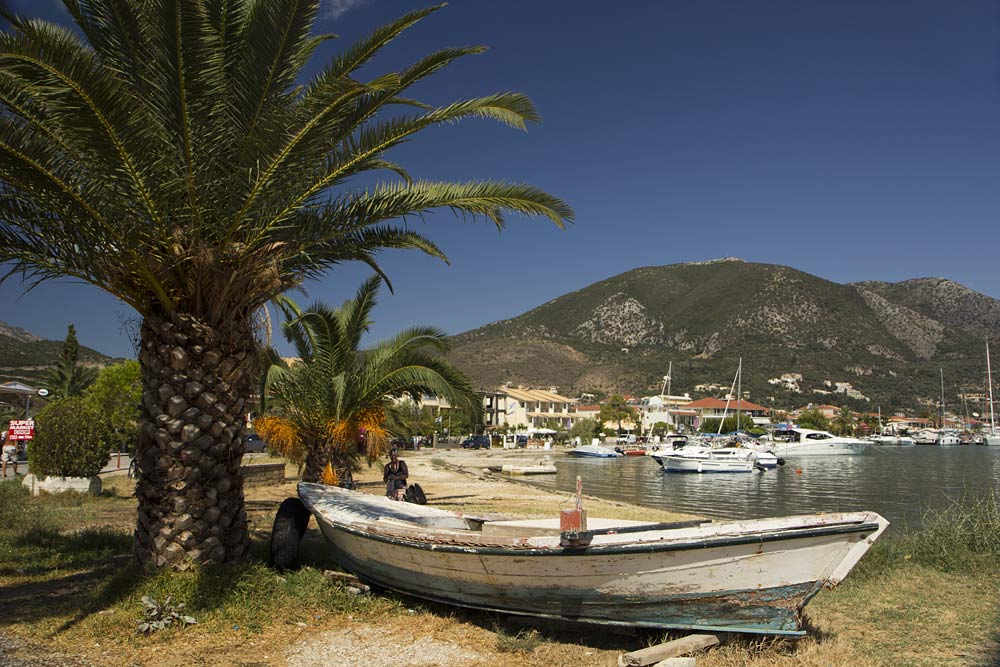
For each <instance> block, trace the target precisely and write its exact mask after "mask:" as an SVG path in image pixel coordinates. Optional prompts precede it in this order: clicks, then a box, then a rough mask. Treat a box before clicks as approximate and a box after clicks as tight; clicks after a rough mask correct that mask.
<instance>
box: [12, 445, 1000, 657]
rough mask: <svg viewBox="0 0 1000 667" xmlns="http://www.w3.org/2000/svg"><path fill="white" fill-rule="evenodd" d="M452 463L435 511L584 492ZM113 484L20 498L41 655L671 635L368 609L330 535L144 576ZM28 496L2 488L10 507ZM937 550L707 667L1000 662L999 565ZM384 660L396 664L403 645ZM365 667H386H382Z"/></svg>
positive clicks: (541, 508)
mask: <svg viewBox="0 0 1000 667" xmlns="http://www.w3.org/2000/svg"><path fill="white" fill-rule="evenodd" d="M440 457H441V453H440V452H429V453H426V454H425V453H424V452H421V453H419V454H410V453H408V456H407V457H406V458H407V461H408V462H409V463H410V467H411V478H412V480H413V481H418V482H420V483H421V485H422V486H423V487H424V489H425V491H426V492H427V494H428V497H429V499H430V501H431V502H432V503H433V504H435V505H438V506H443V507H448V508H452V509H459V510H461V511H464V512H468V513H502V514H507V515H521V516H532V517H538V516H553V515H555V513H556V512H557V511H558V509H560V508H561V507H567V506H569V504H570V503H571V500H570V497H569V494H553V493H548V492H546V491H542V490H539V489H537V488H535V487H531V486H526V485H523V484H515V483H511V482H509V481H504V480H498V479H491V478H488V477H483V476H482V475H481V474H480V475H477V474H468V473H466V472H456V471H455V470H454V469H452V468H451V467H450V465H449V466H440V465H434V464H432V458H440ZM469 460H471V457H470V459H469ZM469 468H470V469H472V470H475V466H469ZM477 472H478V471H477ZM358 478H359V479H360V480H361V482H362V483H363V487H364V490H368V491H371V492H374V493H381V474H380V470H379V469H378V468H377V467H375V468H370V469H368V468H366V469H365V470H362V471H361V473H360V474H359V476H358ZM108 481H110V482H111V483H110V484H106V488H107V489H108V494H107V496H106V497H103V498H99V499H89V498H85V497H70V496H65V497H61V498H47V499H36V500H30V501H25V499H24V498H23V497H21V496H17V497H13V496H11V497H7V501H11V502H13V501H16V503H14V504H11V502H8V503H7V506H8V509H9V508H10V507H13V506H15V505H17V506H19V507H21V509H20V510H18V511H20V512H21V514H20V517H21V520H25V521H29V520H30V521H31V522H32V523H31V526H33V530H34V532H33V533H32V535H33V536H34V537H33V538H32V539H28V540H20V541H18V540H16V539H12V537H14V536H13V534H12V533H10V532H9V530H8V532H3V531H4V530H6V529H9V528H10V525H11V524H10V522H8V523H7V524H6V526H3V527H0V599H2V600H3V601H4V606H5V607H4V613H3V614H0V632H2V633H3V634H4V635H6V636H8V637H13V638H14V639H15V640H16V641H17V642H18V643H20V644H21V645H22V646H23V647H24V648H23V651H24V652H26V653H28V654H34V655H42V656H45V655H49V654H52V653H53V652H56V653H60V654H61V655H63V656H66V655H68V656H78V657H80V658H81V659H84V660H85V661H89V662H91V663H92V664H95V665H109V666H110V665H113V666H114V667H118V666H119V665H149V666H153V665H156V666H161V665H162V666H163V667H181V665H185V666H186V665H191V664H195V665H206V666H218V667H222V666H223V665H244V666H246V667H249V666H250V665H254V666H256V667H261V666H264V665H268V666H270V665H275V666H277V665H289V664H290V665H293V666H294V665H301V667H307V666H308V665H310V664H312V663H311V662H309V660H312V659H313V658H317V656H320V657H323V656H326V658H329V659H327V660H326V663H325V664H349V663H350V662H351V660H350V659H349V656H345V655H344V651H345V650H349V647H350V645H351V644H350V641H349V640H350V639H351V637H354V639H355V640H357V638H358V637H364V638H365V639H364V645H365V647H366V650H368V651H369V653H370V654H371V655H372V656H378V655H380V652H379V647H380V646H383V645H384V646H383V648H387V647H389V646H397V645H398V644H399V643H400V642H401V641H402V642H404V644H405V645H407V646H411V647H415V650H414V651H413V652H412V656H411V657H412V659H411V658H410V657H407V658H406V659H400V658H397V659H395V660H394V661H393V662H392V663H391V664H392V665H393V667H403V666H405V665H411V664H412V665H419V664H428V663H427V662H426V661H425V662H423V663H421V662H420V660H419V658H420V652H421V651H420V650H417V649H422V650H423V652H424V654H426V655H425V657H428V658H430V657H433V656H438V655H442V656H452V658H454V660H451V659H447V660H445V663H448V662H452V663H454V662H456V661H457V662H460V663H461V664H468V665H477V664H483V665H487V664H488V665H490V666H491V667H514V666H515V665H517V666H521V665H527V666H538V667H543V666H544V667H553V666H559V665H574V666H575V665H581V666H584V667H589V666H593V667H597V666H602V667H607V666H609V665H613V664H614V663H615V660H616V658H617V656H618V655H619V654H620V653H621V652H623V651H629V650H635V649H638V648H642V647H643V646H645V645H648V644H650V643H656V642H658V641H662V639H663V635H662V634H657V633H649V632H646V633H632V632H629V631H622V630H609V629H606V628H601V629H595V628H593V627H587V626H573V625H565V624H555V625H554V624H550V623H539V622H527V621H520V620H518V619H517V618H515V617H510V616H500V615H493V614H488V613H479V612H470V611H462V610H458V609H455V608H453V607H447V606H441V605H434V604H428V603H424V602H421V601H418V600H414V599H411V598H405V597H397V596H392V595H379V596H375V597H361V598H357V597H354V596H351V595H349V594H348V593H347V592H346V591H344V590H343V588H342V587H341V586H340V585H338V584H335V583H333V582H331V581H330V580H327V579H326V578H324V577H323V576H322V575H321V570H322V569H323V568H326V567H332V566H333V565H332V562H331V561H330V560H329V552H328V550H327V549H326V547H325V545H324V544H323V542H322V539H321V537H320V536H319V535H318V531H316V529H315V528H313V529H312V530H311V531H310V534H309V535H308V536H307V538H306V540H305V541H304V542H303V548H302V550H303V557H304V559H305V560H306V561H307V562H309V563H313V564H314V566H315V567H314V568H313V569H306V570H304V571H303V572H300V573H296V574H294V575H285V576H281V577H279V576H278V575H276V574H275V573H273V572H271V571H270V570H268V569H267V568H265V567H263V566H262V565H260V564H259V563H258V564H251V565H249V566H248V567H246V568H244V569H242V570H228V571H224V572H209V573H191V574H187V575H164V574H161V575H158V576H154V577H145V578H144V577H140V576H137V575H136V574H135V573H132V572H130V571H128V570H127V566H128V563H129V558H128V551H129V536H130V534H131V530H132V527H133V525H134V520H135V514H134V511H135V508H134V502H135V501H134V499H133V498H130V497H129V495H130V493H131V482H130V481H129V480H127V478H112V480H108ZM13 488H14V487H8V486H2V485H0V501H4V497H6V496H4V494H8V496H9V495H10V491H11V489H13ZM294 493H295V486H294V484H293V483H289V484H285V485H280V486H275V487H255V488H251V489H249V490H248V493H247V505H248V510H249V515H250V520H251V526H252V528H253V531H254V533H253V534H254V538H255V542H256V543H257V544H258V546H260V545H263V544H264V543H266V539H267V538H268V535H269V530H270V522H271V521H272V519H273V515H274V511H275V508H276V507H277V504H278V503H279V502H280V501H281V500H282V499H284V498H285V497H287V496H290V495H293V494H294ZM14 495H15V496H16V495H17V494H16V493H15V494H14ZM12 498H13V500H11V499H12ZM0 505H3V502H0ZM586 506H587V508H588V510H589V511H590V512H591V514H592V516H598V515H599V516H611V517H619V518H641V519H647V520H675V519H679V518H682V515H676V514H671V513H668V512H662V511H656V510H649V509H647V508H641V507H634V506H629V505H625V504H622V503H612V502H605V501H597V500H589V499H588V500H587V501H586ZM0 509H3V508H2V507H0ZM931 539H933V541H934V544H935V545H937V546H935V547H934V548H933V549H931V550H930V551H928V545H927V544H925V543H924V542H922V541H921V537H920V535H911V536H907V537H906V539H904V540H901V541H900V542H899V544H897V545H896V546H894V547H891V548H880V549H878V550H877V552H876V553H874V554H873V556H874V558H872V559H870V561H869V563H868V564H867V565H866V566H864V567H862V568H860V569H859V572H857V573H856V575H852V577H850V578H848V580H847V582H845V584H844V585H842V586H840V587H839V588H838V589H836V590H834V591H830V592H823V593H821V594H820V595H819V596H817V598H816V599H815V600H814V601H813V602H811V603H810V606H809V607H808V619H809V623H810V626H811V628H812V629H811V631H810V634H809V636H807V637H805V638H803V639H799V640H790V639H784V640H775V639H759V638H758V639H755V638H752V637H751V638H748V637H740V636H729V637H726V638H724V641H723V644H722V645H721V646H719V647H716V648H713V649H712V650H710V651H708V652H705V653H703V654H701V655H700V656H699V658H698V665H699V667H743V666H746V667H786V666H787V667H791V666H792V665H795V666H803V667H833V666H839V665H844V666H848V665H850V666H851V667H904V666H905V667H910V666H915V667H921V666H924V665H927V666H929V665H935V666H937V665H941V666H944V667H949V666H954V667H958V666H963V667H987V666H995V665H997V664H1000V645H998V644H997V643H996V642H997V635H996V634H995V632H996V628H997V627H998V626H1000V623H998V619H1000V615H998V610H1000V608H998V600H1000V568H997V567H992V568H991V567H990V566H989V564H988V562H986V561H985V560H984V559H983V558H982V557H981V556H982V554H973V556H972V557H971V558H972V559H973V560H972V561H970V562H974V563H976V564H977V565H978V567H977V568H976V569H975V570H974V571H970V570H969V568H966V567H964V566H963V565H962V562H961V561H951V563H953V564H954V565H955V567H952V568H951V569H952V570H953V571H947V568H942V567H940V566H936V565H933V564H927V563H924V562H922V561H921V562H919V563H918V562H915V559H916V558H918V557H919V558H923V556H921V555H920V554H924V553H938V552H940V551H941V548H943V546H944V545H941V540H942V539H947V537H946V533H944V532H942V529H941V528H940V527H938V528H936V529H935V531H934V532H933V534H932V536H931ZM962 539H963V540H964V539H966V538H962ZM911 552H912V554H917V556H913V555H912V554H911ZM949 553H956V552H955V551H954V550H952V551H950V552H949ZM24 562H30V563H31V564H32V566H31V567H30V568H27V569H26V568H24V567H22V566H21V565H23V563H24ZM932 562H933V561H932ZM863 565H864V564H863ZM18 570H21V571H20V572H19V571H18ZM143 594H152V595H154V596H156V597H159V598H162V597H164V596H166V595H171V596H174V599H175V600H177V601H184V602H186V603H187V605H188V609H189V610H191V611H192V612H193V613H194V615H195V617H196V618H198V620H199V624H198V625H197V626H194V627H191V628H187V629H184V630H181V629H176V630H167V631H165V632H161V633H157V634H154V635H153V636H151V637H142V636H138V635H136V634H135V632H134V628H135V623H136V621H137V619H138V616H139V612H140V605H139V602H138V597H139V596H140V595H143ZM345 641H346V642H347V643H346V644H345ZM345 647H347V648H345ZM382 654H386V655H388V653H387V650H384V651H382ZM365 655H368V653H366V654H365ZM469 655H473V656H477V657H476V658H474V659H473V658H468V656H469ZM296 656H299V658H296ZM296 659H298V660H299V662H296ZM60 660H63V658H60ZM67 660H68V659H67ZM314 662H315V660H314ZM51 664H61V663H51ZM317 664H320V663H317ZM365 664H373V665H374V664H379V663H378V662H377V659H376V658H372V657H371V656H369V657H368V658H366V659H365ZM443 664H444V663H443Z"/></svg>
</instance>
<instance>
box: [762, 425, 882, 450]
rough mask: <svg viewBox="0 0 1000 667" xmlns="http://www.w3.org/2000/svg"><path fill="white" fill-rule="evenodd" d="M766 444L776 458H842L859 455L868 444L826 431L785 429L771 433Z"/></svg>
mask: <svg viewBox="0 0 1000 667" xmlns="http://www.w3.org/2000/svg"><path fill="white" fill-rule="evenodd" d="M767 442H768V444H770V445H772V447H771V449H772V451H773V452H774V453H775V455H777V456H781V457H790V456H842V455H847V454H861V453H862V452H864V451H865V449H867V448H868V445H869V444H870V443H868V442H866V441H865V440H859V439H857V438H845V437H842V436H839V435H834V434H832V433H829V432H827V431H815V430H813V429H809V428H786V429H781V430H778V431H772V432H771V434H770V435H769V436H767Z"/></svg>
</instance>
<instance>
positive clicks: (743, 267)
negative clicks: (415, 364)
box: [450, 258, 1000, 407]
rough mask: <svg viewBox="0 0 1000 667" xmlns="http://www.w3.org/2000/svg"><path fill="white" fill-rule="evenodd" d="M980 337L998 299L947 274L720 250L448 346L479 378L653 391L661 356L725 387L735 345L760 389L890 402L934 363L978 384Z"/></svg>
mask: <svg viewBox="0 0 1000 667" xmlns="http://www.w3.org/2000/svg"><path fill="white" fill-rule="evenodd" d="M986 338H989V339H990V340H991V341H996V342H998V343H1000V301H997V300H996V299H992V298H991V297H988V296H986V295H983V294H979V293H977V292H974V291H973V290H970V289H968V288H967V287H964V286H963V285H960V284H958V283H955V282H953V281H949V280H946V279H944V278H919V279H914V280H907V281H904V282H901V283H884V282H861V283H854V284H840V283H834V282H831V281H828V280H824V279H822V278H818V277H816V276H812V275H810V274H807V273H804V272H802V271H798V270H796V269H793V268H790V267H786V266H778V265H768V264H757V263H751V262H744V261H742V260H738V259H736V258H726V259H723V260H713V261H709V262H699V263H688V264H675V265H670V266H661V267H643V268H639V269H635V270H633V271H628V272H626V273H623V274H620V275H618V276H614V277H612V278H608V279H607V280H603V281H600V282H597V283H594V284H593V285H590V286H588V287H585V288H583V289H581V290H577V291H575V292H572V293H570V294H566V295H563V296H561V297H558V298H556V299H553V300H551V301H549V302H548V303H546V304H543V305H542V306H539V307H538V308H535V309H533V310H531V311H528V312H526V313H524V314H523V315H520V316H518V317H515V318H511V319H508V320H503V321H499V322H493V323H491V324H488V325H486V326H484V327H481V328H479V329H476V330H473V331H469V332H466V333H463V334H460V335H458V336H455V337H454V339H453V345H454V348H453V350H452V352H451V353H450V358H451V359H452V360H453V361H455V362H456V363H457V364H458V365H459V366H460V367H461V368H463V369H464V370H465V371H466V372H467V373H468V374H469V375H470V376H471V377H472V378H473V379H474V380H475V381H476V383H477V384H479V385H480V386H483V387H489V386H496V385H498V384H500V383H502V382H506V381H509V382H514V383H523V384H526V385H541V386H549V385H555V386H559V387H560V388H561V389H562V390H563V391H564V392H566V393H570V394H572V393H573V392H576V391H603V392H609V391H622V392H627V393H643V392H647V391H651V390H653V389H656V388H658V387H659V385H660V382H661V378H662V376H663V374H664V373H665V372H666V369H667V366H668V364H669V363H670V362H673V366H674V370H675V372H674V387H675V388H681V389H684V388H688V389H691V390H693V389H694V387H695V386H696V385H704V384H713V383H714V384H717V385H721V386H728V384H729V382H728V381H726V380H725V378H727V377H728V378H731V377H732V374H733V372H734V371H735V368H736V364H737V360H738V358H739V357H743V359H744V383H743V386H744V388H747V389H749V390H750V392H751V396H752V399H753V400H756V401H758V402H770V403H773V404H775V405H779V404H787V403H791V404H802V403H805V402H817V401H818V402H827V400H828V399H827V398H824V397H826V396H829V395H833V398H842V399H843V400H846V401H849V402H851V401H853V402H854V403H857V404H859V405H858V407H863V404H871V405H872V406H874V404H875V403H878V404H881V405H885V406H887V407H888V406H892V405H901V406H902V405H913V404H925V405H930V404H932V403H933V402H934V401H935V400H936V399H935V397H936V396H937V394H938V393H939V386H938V385H939V380H938V378H939V369H941V368H943V369H944V372H945V375H946V378H951V379H950V382H949V381H948V380H947V379H946V382H949V387H950V388H949V387H946V393H949V394H951V396H952V399H951V400H954V399H955V398H957V397H958V396H959V395H960V394H961V393H962V392H964V393H965V394H967V395H968V394H974V393H976V390H977V388H978V390H979V393H981V390H982V387H983V382H982V375H983V373H984V372H985V360H984V351H983V341H984V339H986ZM998 349H1000V345H998ZM784 375H798V376H801V380H800V381H796V382H793V383H788V382H782V381H781V380H780V378H781V377H782V376H784ZM793 385H794V386H793ZM838 395H839V396H838ZM833 398H829V400H830V401H832V400H833ZM866 399H867V400H866Z"/></svg>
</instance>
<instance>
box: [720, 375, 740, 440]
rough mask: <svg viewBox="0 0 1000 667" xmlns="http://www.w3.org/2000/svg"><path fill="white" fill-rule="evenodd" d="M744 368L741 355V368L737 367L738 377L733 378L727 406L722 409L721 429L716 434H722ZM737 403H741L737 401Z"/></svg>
mask: <svg viewBox="0 0 1000 667" xmlns="http://www.w3.org/2000/svg"><path fill="white" fill-rule="evenodd" d="M742 369H743V357H740V365H739V368H737V369H736V377H734V378H733V384H732V386H731V387H729V394H728V395H727V398H726V407H725V408H724V409H723V410H722V419H720V420H719V430H718V431H716V433H715V435H722V424H723V422H725V421H726V415H728V414H729V404H730V403H731V402H732V400H733V392H734V391H736V382H737V381H738V380H739V378H740V371H741V370H742ZM736 405H739V403H737V404H736Z"/></svg>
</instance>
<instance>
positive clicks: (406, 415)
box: [385, 399, 436, 441]
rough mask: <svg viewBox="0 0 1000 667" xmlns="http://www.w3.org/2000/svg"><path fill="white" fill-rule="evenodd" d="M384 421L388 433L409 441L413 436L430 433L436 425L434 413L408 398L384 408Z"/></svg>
mask: <svg viewBox="0 0 1000 667" xmlns="http://www.w3.org/2000/svg"><path fill="white" fill-rule="evenodd" d="M385 423H386V428H387V429H388V430H389V433H391V434H393V435H395V436H398V437H401V438H406V439H407V440H410V441H412V440H413V438H417V437H420V436H426V435H430V434H431V433H433V432H434V427H435V426H436V424H435V422H434V415H433V414H431V411H430V410H429V409H428V408H425V407H422V406H421V405H420V404H419V403H417V402H416V401H411V400H408V399H404V400H402V401H398V402H396V403H393V404H391V405H389V406H388V407H387V408H386V411H385Z"/></svg>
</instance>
